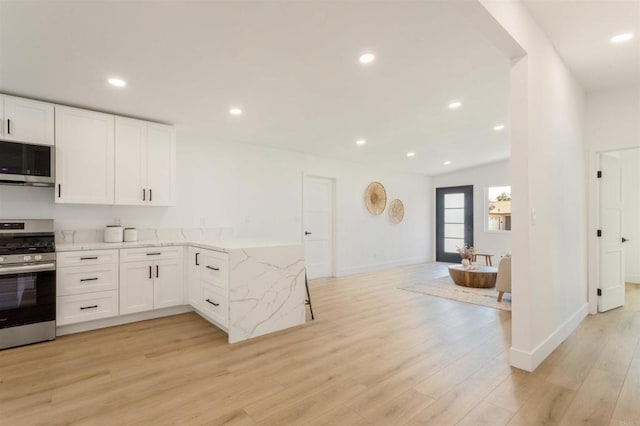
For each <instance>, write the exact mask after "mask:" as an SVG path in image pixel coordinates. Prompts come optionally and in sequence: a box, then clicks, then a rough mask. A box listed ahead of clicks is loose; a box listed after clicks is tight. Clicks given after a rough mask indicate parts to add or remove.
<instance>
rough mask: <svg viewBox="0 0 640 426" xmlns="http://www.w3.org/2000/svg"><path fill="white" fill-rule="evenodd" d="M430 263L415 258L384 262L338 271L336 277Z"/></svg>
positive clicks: (421, 258) (420, 258) (423, 258)
mask: <svg viewBox="0 0 640 426" xmlns="http://www.w3.org/2000/svg"><path fill="white" fill-rule="evenodd" d="M428 261H429V260H428V259H427V258H425V257H414V258H411V259H398V260H391V261H388V262H382V263H369V264H366V265H359V266H352V267H349V268H344V269H341V270H339V271H337V275H336V276H338V277H344V276H345V275H353V274H361V273H364V272H374V271H379V270H381V269H389V268H395V267H398V266H406V265H415V264H418V263H425V262H428Z"/></svg>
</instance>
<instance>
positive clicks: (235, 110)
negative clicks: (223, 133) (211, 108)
mask: <svg viewBox="0 0 640 426" xmlns="http://www.w3.org/2000/svg"><path fill="white" fill-rule="evenodd" d="M229 114H231V115H242V110H241V109H240V108H235V107H234V108H231V109H230V110H229Z"/></svg>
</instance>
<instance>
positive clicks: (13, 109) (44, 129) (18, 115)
mask: <svg viewBox="0 0 640 426" xmlns="http://www.w3.org/2000/svg"><path fill="white" fill-rule="evenodd" d="M2 98H3V100H4V102H3V103H4V117H3V118H4V120H3V126H2V127H3V132H2V133H4V134H3V135H2V138H3V139H4V140H6V141H15V142H27V143H34V144H40V145H51V146H52V145H53V144H54V143H53V141H54V130H53V129H54V124H53V121H54V118H53V117H54V105H53V104H49V103H46V102H39V101H32V100H31V99H23V98H16V97H15V96H6V95H5V96H2Z"/></svg>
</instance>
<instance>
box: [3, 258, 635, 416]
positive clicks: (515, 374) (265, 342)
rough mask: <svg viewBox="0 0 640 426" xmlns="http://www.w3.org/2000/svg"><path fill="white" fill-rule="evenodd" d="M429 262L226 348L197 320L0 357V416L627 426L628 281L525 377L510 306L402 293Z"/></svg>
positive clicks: (327, 292)
mask: <svg viewBox="0 0 640 426" xmlns="http://www.w3.org/2000/svg"><path fill="white" fill-rule="evenodd" d="M446 273H447V272H446V264H437V263H428V264H420V265H413V266H408V267H402V268H395V269H390V270H386V271H381V272H375V273H367V274H360V275H355V276H350V277H344V278H338V279H325V280H316V281H313V282H311V289H312V295H313V303H314V309H315V313H316V320H315V321H309V322H308V323H307V324H306V325H304V326H301V327H298V328H295V329H292V330H287V331H284V332H280V333H277V334H273V335H270V336H264V337H261V338H258V339H254V340H252V341H249V342H244V343H240V344H236V345H228V344H227V343H226V335H225V334H223V333H222V332H221V331H220V330H218V329H217V328H215V327H214V326H212V325H210V324H209V323H207V322H206V321H204V320H203V319H201V318H200V317H198V316H197V315H196V314H192V313H190V314H183V315H177V316H173V317H168V318H161V319H156V320H150V321H144V322H139V323H135V324H128V325H124V326H119V327H113V328H109V329H103V330H96V331H92V332H87V333H81V334H75V335H70V336H64V337H60V338H58V339H57V340H55V341H54V342H50V343H44V344H37V345H31V346H26V347H21V348H15V349H10V350H5V351H1V352H0V424H2V425H36V424H47V425H48V424H108V425H114V424H135V425H138V424H154V425H162V424H207V425H216V424H230V425H279V424H292V425H307V424H308V425H403V424H409V425H454V424H459V425H507V424H508V425H555V424H558V425H577V424H590V425H607V424H611V425H620V426H623V425H624V426H640V346H639V340H640V286H635V285H628V287H627V305H626V306H625V307H624V308H621V309H616V310H614V311H612V312H609V313H606V314H600V315H597V316H589V317H587V318H586V319H585V321H584V322H583V323H582V324H581V326H580V327H579V328H578V330H577V331H576V332H575V333H574V334H573V335H572V336H570V337H569V339H567V341H565V342H564V343H563V344H562V345H561V346H560V347H559V348H558V349H557V350H556V351H555V352H554V353H553V354H552V355H551V356H550V357H549V359H547V360H546V361H545V362H544V363H543V364H542V365H541V366H540V367H539V368H538V369H537V370H536V372H534V373H526V372H523V371H520V370H516V369H513V368H511V367H509V363H508V349H509V346H510V342H511V336H510V333H511V313H510V312H506V311H500V310H495V309H491V308H485V307H481V306H475V305H470V304H465V303H460V302H456V301H451V300H447V299H441V298H437V297H432V296H428V295H423V294H418V293H412V292H407V291H403V290H399V289H398V287H399V286H401V285H406V284H410V283H412V282H419V281H421V280H428V279H432V278H435V277H439V276H444V275H446Z"/></svg>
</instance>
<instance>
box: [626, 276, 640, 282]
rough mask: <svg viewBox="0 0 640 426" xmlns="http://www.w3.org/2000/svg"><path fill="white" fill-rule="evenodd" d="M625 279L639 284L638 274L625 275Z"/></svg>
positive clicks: (639, 277)
mask: <svg viewBox="0 0 640 426" xmlns="http://www.w3.org/2000/svg"><path fill="white" fill-rule="evenodd" d="M625 281H626V282H628V283H631V284H640V275H627V277H626V279H625Z"/></svg>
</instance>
